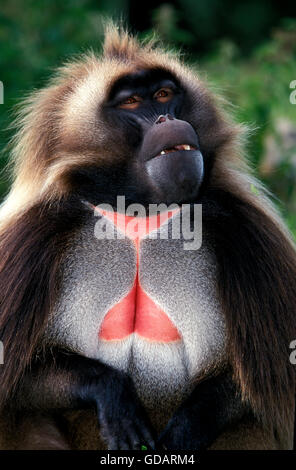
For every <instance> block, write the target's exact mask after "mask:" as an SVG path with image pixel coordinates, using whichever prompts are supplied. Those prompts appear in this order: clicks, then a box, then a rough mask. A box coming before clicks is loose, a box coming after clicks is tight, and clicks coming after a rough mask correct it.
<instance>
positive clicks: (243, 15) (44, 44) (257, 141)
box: [0, 0, 296, 234]
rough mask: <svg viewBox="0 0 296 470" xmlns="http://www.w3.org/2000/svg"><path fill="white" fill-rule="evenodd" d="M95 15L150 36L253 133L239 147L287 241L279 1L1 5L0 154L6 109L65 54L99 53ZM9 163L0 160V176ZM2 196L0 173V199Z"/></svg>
mask: <svg viewBox="0 0 296 470" xmlns="http://www.w3.org/2000/svg"><path fill="white" fill-rule="evenodd" d="M145 8H146V9H145ZM103 15H105V16H106V15H111V16H112V17H113V18H119V17H121V18H123V19H125V20H126V22H127V24H129V25H130V27H131V29H132V30H133V31H138V32H139V34H140V36H142V37H143V36H147V35H148V36H149V35H151V34H152V33H153V31H155V30H156V31H157V33H158V35H159V36H160V38H161V39H163V40H164V41H165V42H167V43H169V44H171V46H172V47H176V48H180V47H181V48H182V50H183V51H184V53H185V54H186V57H187V58H188V61H189V62H190V63H192V65H193V66H194V67H196V69H197V70H198V71H199V73H201V74H202V75H203V76H204V77H206V78H207V79H208V80H209V82H210V83H211V86H212V88H214V89H216V90H217V91H218V92H219V93H220V94H222V95H224V96H225V97H226V99H228V100H229V101H230V102H231V103H233V108H232V111H233V113H234V115H235V119H236V120H237V121H239V122H244V123H246V124H248V125H251V127H252V129H253V131H252V134H251V136H250V138H249V144H248V148H247V152H248V155H249V157H250V160H251V162H252V164H253V167H254V169H255V171H256V173H257V175H258V176H259V177H260V178H261V179H262V180H263V181H264V182H265V183H266V185H267V186H268V187H269V188H270V189H271V191H272V192H273V193H274V194H275V195H276V197H277V198H278V201H277V203H278V204H279V206H280V209H281V211H282V212H283V214H284V216H285V218H286V220H287V222H288V224H289V226H290V228H291V229H292V230H293V231H294V233H295V234H296V185H295V178H296V104H294V105H293V104H292V103H291V102H290V99H289V98H290V94H291V92H292V91H293V90H292V89H291V88H290V83H291V82H292V81H293V80H296V19H295V17H293V15H292V13H291V10H289V8H288V7H286V5H285V2H283V3H282V2H281V5H278V2H277V3H276V2H275V1H274V2H267V1H265V0H261V1H256V2H252V1H248V2H244V1H242V2H236V1H235V0H226V1H225V2H218V0H207V1H205V0H179V1H171V2H166V3H164V2H154V1H152V0H151V2H150V8H149V9H148V10H147V7H144V6H143V5H140V6H139V2H135V1H133V0H68V1H67V2H61V1H60V0H39V1H33V0H2V1H1V9H0V44H1V49H0V80H1V81H2V82H3V84H4V104H2V105H1V106H0V149H1V148H4V147H5V144H6V143H7V141H8V140H9V138H10V136H11V130H9V124H10V122H11V121H12V110H13V107H14V105H16V104H17V103H18V102H19V100H20V99H21V98H23V97H24V96H25V95H26V94H27V93H28V91H30V90H32V89H34V88H38V87H40V86H42V85H43V84H44V83H45V81H46V79H47V78H48V76H49V75H50V73H51V71H52V70H53V69H54V68H55V67H56V66H57V65H60V64H61V63H63V62H64V61H65V60H66V59H68V58H69V56H70V55H72V54H77V53H80V52H83V51H85V50H87V49H89V48H90V47H92V48H93V49H94V50H100V41H101V39H102V17H103ZM8 158H9V157H8V155H7V152H6V151H4V152H3V153H2V157H1V160H0V168H4V166H5V164H6V162H7V159H8ZM8 188H9V180H8V178H7V177H6V176H4V174H3V175H2V177H1V180H0V196H3V195H4V194H5V193H6V192H7V191H8ZM280 201H281V202H280Z"/></svg>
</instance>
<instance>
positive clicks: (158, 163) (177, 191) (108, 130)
mask: <svg viewBox="0 0 296 470" xmlns="http://www.w3.org/2000/svg"><path fill="white" fill-rule="evenodd" d="M108 80H109V81H108V86H105V90H104V89H103V87H102V85H101V89H100V90H99V87H98V85H97V84H96V79H95V75H94V74H93V75H92V78H91V80H89V81H88V80H87V79H86V80H84V82H83V85H81V86H80V87H77V90H76V91H74V93H73V97H72V98H71V99H70V100H69V103H68V109H67V110H66V112H65V115H66V120H65V128H66V132H64V136H63V137H64V140H63V142H64V145H66V147H67V151H68V152H69V151H70V152H75V153H76V154H77V152H79V153H80V154H85V155H86V156H89V155H92V160H91V161H92V164H91V165H90V164H89V160H88V159H87V157H86V159H85V161H86V162H88V163H87V164H86V165H85V166H84V164H83V160H81V166H80V168H79V169H77V168H75V169H73V171H72V172H71V185H72V187H73V185H74V188H75V190H76V191H80V193H81V194H82V195H83V196H85V197H90V194H89V193H91V192H92V193H93V192H96V193H97V198H96V199H97V200H94V201H93V202H98V201H100V202H110V203H113V202H114V200H115V198H116V196H118V195H124V196H126V198H127V199H128V200H130V202H139V203H143V204H146V203H161V202H163V203H166V204H171V203H177V204H180V203H186V202H193V201H196V200H197V198H198V196H199V194H200V191H201V187H202V186H203V183H204V181H205V179H206V177H207V173H208V170H209V169H210V165H211V161H212V160H213V155H214V152H215V147H217V146H218V145H219V140H220V141H221V134H222V133H221V131H220V127H221V126H220V125H219V119H218V117H217V113H216V111H215V107H214V106H213V105H212V104H211V103H210V102H209V100H208V98H207V96H206V94H205V93H204V92H203V91H199V90H198V88H197V87H196V88H195V90H194V89H193V87H191V88H190V87H188V86H185V85H184V83H181V80H180V79H178V78H177V77H176V76H175V75H174V74H173V73H172V72H170V71H168V70H165V69H163V68H161V67H155V68H143V69H138V68H135V69H133V70H131V71H129V72H127V73H120V74H119V76H117V77H116V78H114V79H112V80H111V79H110V77H109V79H108ZM98 82H99V83H101V84H102V80H101V81H98ZM69 123H70V124H69ZM67 129H68V132H67Z"/></svg>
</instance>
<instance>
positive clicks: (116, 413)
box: [97, 372, 155, 450]
mask: <svg viewBox="0 0 296 470" xmlns="http://www.w3.org/2000/svg"><path fill="white" fill-rule="evenodd" d="M104 382H105V388H104V391H102V390H101V392H100V393H99V396H98V399H97V408H98V419H99V426H100V431H101V434H102V437H103V439H104V440H105V442H106V444H107V447H108V450H140V449H141V446H142V445H145V446H146V447H147V448H151V449H154V448H155V441H154V437H153V436H154V432H153V430H152V428H151V425H150V423H149V420H148V417H147V416H146V413H145V410H144V408H143V406H142V405H141V403H140V401H139V399H138V397H137V394H136V391H135V388H134V385H133V383H132V380H131V379H130V378H129V377H127V376H126V375H124V374H122V373H117V372H114V373H112V374H111V375H110V374H109V377H108V380H106V379H104Z"/></svg>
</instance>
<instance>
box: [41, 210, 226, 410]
mask: <svg viewBox="0 0 296 470" xmlns="http://www.w3.org/2000/svg"><path fill="white" fill-rule="evenodd" d="M98 224H103V225H105V228H106V227H107V230H108V228H110V227H111V226H112V223H111V222H110V221H109V220H107V219H106V218H104V217H103V218H101V219H100V220H98V218H97V217H94V216H92V217H90V220H89V222H88V223H87V224H86V225H85V226H84V227H83V229H82V230H80V231H79V232H78V233H76V234H75V236H74V239H73V240H72V242H73V243H72V245H71V247H70V248H69V250H68V252H67V254H66V257H65V261H64V264H63V270H62V274H63V281H62V289H61V295H60V298H59V302H58V304H57V306H56V309H55V312H54V313H53V315H52V317H51V320H50V323H49V325H48V330H47V337H48V338H50V339H51V340H52V341H53V342H58V343H59V344H63V345H66V346H70V347H71V348H72V349H74V350H75V351H77V352H79V353H80V354H82V355H84V356H87V357H90V358H93V359H98V360H100V361H102V362H103V363H106V364H109V365H111V366H113V367H115V368H117V369H120V370H123V371H126V372H127V373H129V374H130V375H131V376H132V377H133V380H134V383H135V385H136V388H137V390H138V393H139V395H140V397H141V399H142V400H143V402H144V403H145V405H146V407H147V408H148V409H154V410H158V412H159V413H160V414H161V415H164V414H166V413H167V412H169V410H170V409H172V408H174V407H176V406H177V404H178V403H179V402H180V400H181V399H182V398H183V397H184V396H185V395H186V393H188V391H189V390H190V388H191V379H192V378H194V377H196V376H198V375H199V374H202V373H203V372H204V371H208V370H211V369H212V368H213V367H214V366H215V365H217V364H218V363H219V362H220V361H222V360H223V357H224V350H225V324H224V318H223V315H222V312H221V307H220V305H219V303H218V299H217V294H216V289H217V286H216V266H215V258H214V255H213V252H212V250H211V249H210V247H209V246H207V240H203V242H202V246H201V247H200V248H199V249H198V250H184V240H183V239H182V237H181V238H180V239H172V232H171V227H172V224H173V219H171V220H169V221H167V222H166V223H165V224H163V225H162V226H160V227H159V228H158V229H156V230H155V231H154V232H155V233H158V235H157V237H158V238H150V237H149V235H144V237H142V239H141V240H138V241H137V245H136V244H135V242H134V240H131V239H130V238H129V237H128V236H126V237H125V238H120V239H116V238H115V239H111V240H110V239H98V238H97V236H96V235H97V234H98V233H100V230H101V228H102V227H101V226H100V225H98ZM113 226H114V224H113ZM116 233H117V229H115V237H116ZM155 233H154V235H155ZM167 233H168V239H167V237H166V234H167ZM160 234H162V236H163V239H160V238H159V237H160ZM147 325H148V326H147ZM154 325H155V327H154ZM164 407H165V408H166V410H164V409H163V408H164Z"/></svg>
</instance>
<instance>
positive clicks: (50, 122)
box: [0, 27, 296, 435]
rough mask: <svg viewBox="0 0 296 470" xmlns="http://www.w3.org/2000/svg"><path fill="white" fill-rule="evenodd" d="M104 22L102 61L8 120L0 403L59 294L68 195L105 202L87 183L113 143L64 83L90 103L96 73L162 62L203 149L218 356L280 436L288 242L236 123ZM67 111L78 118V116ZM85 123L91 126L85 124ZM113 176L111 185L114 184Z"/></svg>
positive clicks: (285, 420) (289, 282) (185, 75)
mask: <svg viewBox="0 0 296 470" xmlns="http://www.w3.org/2000/svg"><path fill="white" fill-rule="evenodd" d="M115 29H116V28H114V27H113V28H111V29H110V31H109V33H108V35H107V39H106V42H105V56H104V57H103V59H100V58H99V59H98V58H96V57H95V56H93V55H90V56H89V57H86V58H85V59H83V60H81V63H80V62H73V63H72V64H69V65H66V66H65V67H64V69H62V70H61V71H60V78H58V79H56V80H55V81H54V82H53V83H51V84H50V85H49V86H48V88H45V89H44V90H42V91H41V92H38V93H37V94H36V95H33V97H32V99H31V100H29V104H27V108H25V112H24V114H23V116H22V118H21V120H20V122H19V124H20V131H19V134H18V137H17V140H16V145H15V150H14V157H15V161H16V171H15V175H16V179H15V182H14V188H13V189H12V191H11V194H10V196H9V197H8V199H7V201H6V203H5V204H4V206H3V212H1V216H2V217H3V218H4V224H3V227H1V233H0V340H1V341H3V343H4V351H5V364H4V365H3V366H0V382H1V390H0V402H1V403H2V405H3V403H5V400H6V399H7V397H8V396H10V395H11V393H12V392H13V390H14V388H15V386H16V385H17V383H18V382H19V381H20V380H21V377H22V375H23V373H24V371H25V369H26V367H29V365H30V362H31V359H32V357H33V356H34V354H35V353H36V349H37V348H38V346H39V342H40V338H41V336H42V333H43V331H44V328H45V326H46V323H47V320H48V316H49V315H50V313H51V311H52V308H53V306H54V304H55V300H56V296H57V293H58V287H59V269H58V268H59V265H60V263H61V260H62V257H63V253H64V252H65V249H66V247H67V244H68V243H70V237H71V234H72V232H73V230H75V229H77V228H79V226H80V225H81V224H83V222H84V217H85V216H86V213H87V211H86V209H85V207H84V206H82V205H81V202H80V200H79V198H78V197H73V196H71V194H73V192H75V194H78V193H79V194H80V195H81V197H85V198H87V199H88V200H90V201H91V202H93V203H94V204H98V203H100V202H102V201H101V200H99V199H100V197H101V195H102V194H103V193H104V194H103V196H104V202H106V201H107V202H108V199H106V198H107V196H106V194H105V187H108V185H106V186H105V185H104V184H103V183H102V182H101V186H100V185H99V184H98V182H99V181H100V178H102V175H103V174H108V171H109V170H108V169H110V167H112V164H113V160H112V156H113V157H114V155H113V153H112V152H113V149H114V148H115V149H116V150H117V153H120V152H121V150H122V149H121V148H119V149H118V147H119V146H118V142H117V139H116V138H114V135H113V134H114V129H111V130H110V128H107V127H105V128H104V127H100V126H101V123H99V124H100V126H99V124H97V121H96V118H97V114H96V115H95V116H93V115H92V114H91V113H90V114H89V115H88V114H86V116H87V118H85V114H82V117H81V112H80V107H79V106H80V105H82V104H84V101H83V100H82V101H79V100H78V104H79V106H77V107H76V108H78V111H77V109H76V108H75V106H70V105H72V102H71V103H70V104H69V98H75V99H78V98H77V96H76V95H75V91H73V90H76V86H77V83H79V80H80V79H81V77H82V79H83V80H84V79H85V77H88V76H90V77H91V80H90V85H89V86H88V88H89V87H90V86H92V87H93V88H92V89H93V90H96V88H95V87H96V86H97V85H100V86H101V88H100V87H98V90H96V92H97V93H98V96H99V98H98V107H97V108H96V112H97V113H98V110H99V105H101V103H103V102H104V99H105V95H104V93H103V91H105V88H106V86H105V88H104V86H103V85H105V83H103V85H102V83H101V82H105V80H106V76H107V75H108V79H109V78H110V80H109V83H108V86H109V87H110V86H111V85H112V83H113V80H116V79H117V78H118V76H119V75H120V76H122V75H123V74H125V73H130V72H131V71H134V70H135V69H139V68H141V67H146V68H147V67H150V66H151V67H154V68H155V67H156V66H158V67H159V66H161V67H165V66H167V67H168V69H170V71H171V73H176V74H177V76H178V78H179V80H180V81H182V83H183V82H184V83H183V85H184V87H185V88H186V89H188V90H189V91H190V93H188V94H189V95H190V99H191V102H192V106H191V111H190V115H189V117H188V120H189V121H190V122H191V123H192V125H193V127H194V128H195V129H196V131H197V133H198V134H199V136H200V142H201V149H202V150H203V153H204V157H205V158H206V171H207V175H206V178H205V183H204V188H203V199H202V200H201V201H198V202H202V203H203V221H204V226H205V230H206V236H209V237H211V239H212V241H213V245H214V249H215V251H216V256H217V259H218V266H219V283H218V284H219V285H218V288H219V296H220V298H221V300H222V304H223V308H224V313H225V317H226V322H227V330H228V352H229V362H230V363H231V365H232V367H233V370H234V376H235V380H236V382H237V383H238V385H239V387H240V389H241V390H242V395H243V397H244V398H245V399H246V400H247V401H248V402H249V403H250V405H251V406H252V409H253V411H254V414H255V415H256V417H258V419H262V420H263V422H264V423H265V424H266V425H268V426H270V425H271V424H272V426H273V427H274V428H275V429H274V430H275V433H276V434H279V435H283V434H285V432H288V431H287V430H289V429H291V427H292V421H293V409H294V394H295V367H293V366H292V365H291V364H290V362H289V344H290V342H291V341H292V340H293V339H295V338H296V318H295V307H296V255H295V250H294V248H293V245H292V243H291V242H290V240H289V237H288V235H287V234H286V233H285V230H284V228H283V227H281V225H280V223H279V222H278V220H277V217H276V215H275V213H274V212H273V210H272V208H271V206H270V205H269V202H268V200H267V199H265V198H264V196H262V198H261V196H260V195H258V197H257V199H256V198H255V197H254V194H252V192H251V190H250V183H251V182H252V181H253V180H252V179H251V178H250V177H249V172H248V168H247V166H246V165H245V162H244V159H243V157H242V156H241V154H240V150H239V145H238V140H239V139H238V138H237V134H239V130H238V126H236V125H232V123H231V121H230V120H229V119H228V117H227V115H226V114H224V113H223V112H222V111H221V110H219V112H218V111H217V112H216V107H215V106H216V102H215V100H213V99H212V98H211V97H210V94H209V93H208V92H207V89H206V87H205V86H204V85H203V84H202V82H201V81H200V80H199V79H195V78H194V74H193V73H191V72H190V71H189V70H188V69H187V68H186V67H185V66H184V65H183V64H182V63H181V62H179V61H178V60H177V58H176V57H172V56H170V55H167V54H166V53H165V52H163V51H162V50H153V47H152V45H147V46H145V47H142V46H141V45H139V43H138V42H137V41H136V40H135V39H133V38H130V37H129V36H128V34H126V33H122V34H119V33H118V31H117V30H115ZM116 58H117V59H118V62H116V60H117V59H116ZM115 59H116V60H115ZM106 71H108V74H107V73H106ZM83 80H82V81H83ZM100 80H101V82H100ZM77 88H79V87H77ZM76 91H77V90H76ZM84 91H85V92H86V91H87V89H85V90H84ZM75 104H77V102H76V101H75ZM91 104H92V103H91ZM83 109H84V108H83ZM217 109H218V106H217ZM75 110H76V111H77V115H74V117H73V116H72V114H71V113H72V111H73V112H74V114H75ZM213 110H214V111H215V112H214V111H213ZM69 111H71V113H70V112H69ZM84 111H85V109H84ZM66 112H68V113H69V114H71V119H72V120H70V118H69V116H68V115H67V114H66ZM63 113H65V115H64V114H63ZM57 117H58V119H57ZM68 118H69V122H68ZM78 118H79V119H80V118H81V119H82V118H83V125H82V124H81V122H80V121H79V119H78ZM185 118H186V117H185V116H184V119H185ZM84 121H86V122H87V123H88V124H89V123H90V124H92V125H93V127H90V128H89V129H88V128H86V129H85V126H84ZM61 123H62V124H61ZM96 125H98V127H95V126H96ZM63 126H64V127H63ZM65 128H66V129H65ZM48 129H49V130H50V132H46V131H47V130H48ZM86 131H89V135H88V134H87V132H86ZM79 132H81V133H79ZM86 134H87V135H86ZM101 134H102V135H101ZM40 135H42V136H43V138H42V139H40ZM82 135H83V138H84V139H85V140H83V138H82ZM109 135H111V137H113V141H112V140H110V142H111V143H110V145H109V141H108V142H106V139H107V138H108V139H109ZM87 137H88V138H89V140H87ZM99 137H102V141H101V140H100V139H99ZM115 137H116V135H115ZM96 138H97V139H98V141H96V140H95V139H96ZM63 139H64V140H63ZM104 139H105V140H104ZM49 141H50V146H48V145H47V144H48V143H49ZM93 141H94V142H93ZM69 142H70V144H71V146H72V147H73V146H74V145H76V144H77V142H78V143H79V145H80V146H81V148H80V151H79V152H77V153H75V152H74V151H73V148H72V147H67V145H66V144H69ZM90 143H91V144H92V145H93V146H94V150H93V149H92V148H91V149H90V150H92V151H90V150H89V153H88V152H86V151H85V154H84V153H83V152H82V150H81V149H82V148H83V145H85V147H86V148H88V145H90ZM112 146H113V147H112ZM204 150H205V152H204ZM115 165H117V166H118V168H120V172H119V173H120V174H121V176H120V178H123V177H125V173H124V168H125V167H124V163H123V164H122V162H121V160H120V161H117V162H114V167H115ZM121 165H123V166H122V167H121ZM94 168H95V171H94ZM122 168H123V169H122ZM119 173H118V174H119ZM36 175H37V177H36ZM117 176H118V175H116V178H115V180H116V181H114V184H115V182H116V184H118V183H120V182H121V179H120V178H117ZM112 184H113V180H112ZM125 184H126V180H125ZM127 186H128V188H127V189H128V190H129V191H130V197H129V198H127V199H128V200H130V201H134V200H137V194H136V192H135V191H134V188H132V187H131V184H129V185H127ZM108 190H109V191H110V194H109V198H110V201H112V202H113V200H114V198H115V197H116V195H117V191H115V190H114V188H110V184H109V188H108ZM3 214H4V216H3ZM18 214H19V215H18Z"/></svg>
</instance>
